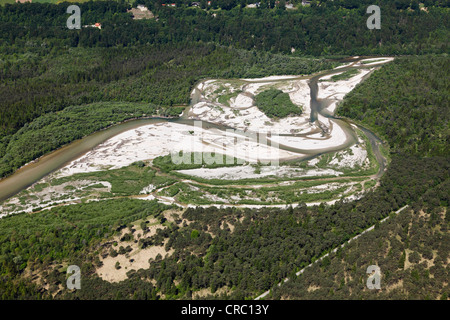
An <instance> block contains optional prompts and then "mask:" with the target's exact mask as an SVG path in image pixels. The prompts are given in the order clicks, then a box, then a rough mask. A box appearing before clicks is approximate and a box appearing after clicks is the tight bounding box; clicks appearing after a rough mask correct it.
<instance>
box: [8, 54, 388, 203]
mask: <svg viewBox="0 0 450 320" xmlns="http://www.w3.org/2000/svg"><path fill="white" fill-rule="evenodd" d="M349 59H352V60H348V59H347V60H346V62H348V61H350V62H356V61H359V60H360V59H363V58H359V59H355V58H349ZM351 68H361V66H360V67H356V66H353V65H351V66H347V67H343V68H340V69H337V70H336V69H334V70H328V71H324V72H320V73H318V74H316V75H313V76H311V77H310V78H309V79H310V81H309V85H310V89H311V119H310V121H311V122H315V121H317V115H318V114H319V113H320V114H321V115H323V116H325V117H328V118H332V119H333V121H334V122H336V123H337V124H338V125H339V126H340V127H341V128H342V129H343V130H344V131H345V133H346V136H347V140H346V143H345V144H343V145H340V146H339V148H326V149H320V150H314V152H311V151H310V150H302V149H297V148H292V147H288V146H284V145H282V144H280V146H279V147H280V149H283V150H287V151H293V152H298V153H304V154H308V157H307V158H306V159H311V158H313V157H316V156H318V155H320V154H323V153H325V152H335V151H339V150H342V149H345V148H348V147H349V146H351V145H353V144H354V143H355V142H356V141H357V138H356V134H355V132H354V130H353V129H352V128H351V126H350V123H349V122H348V121H347V120H345V119H340V118H337V117H335V116H333V115H330V114H328V113H326V112H324V111H323V110H325V108H326V107H327V106H328V104H329V101H327V100H326V99H318V98H317V95H318V79H319V78H320V77H323V76H325V75H330V74H334V73H340V72H343V71H347V70H349V69H351ZM299 78H303V79H304V78H305V77H299ZM294 79H296V78H292V80H294ZM274 81H277V80H274ZM196 99H198V92H195V91H194V93H193V96H192V102H191V103H196ZM196 121H198V120H196ZM160 122H177V123H182V124H188V125H193V124H194V120H190V119H186V118H185V117H180V118H176V119H165V118H150V119H137V120H130V121H126V122H123V123H120V124H117V125H114V126H111V127H109V128H106V129H104V130H100V131H98V132H95V133H93V134H91V135H88V136H86V137H84V138H82V139H79V140H76V141H74V142H72V143H70V144H68V145H66V146H63V147H61V148H59V149H57V150H55V151H53V152H50V153H48V154H46V155H44V156H42V157H40V158H39V159H36V160H34V161H32V162H30V163H28V164H26V165H24V166H22V167H21V168H20V169H18V170H17V171H16V172H14V174H12V175H10V176H8V177H6V178H4V179H2V180H0V202H2V201H4V200H6V199H8V198H10V197H12V196H13V195H15V194H17V193H18V192H20V191H21V190H24V189H26V188H27V187H29V186H30V185H32V184H33V183H35V182H37V181H39V180H40V179H42V178H43V177H45V176H47V175H48V174H50V173H52V172H54V171H56V170H58V169H60V168H62V167H64V166H65V165H67V164H69V163H70V162H71V161H73V160H75V159H77V158H79V157H81V156H82V155H83V154H85V153H86V152H88V151H90V150H91V149H93V148H94V147H96V146H97V145H99V144H101V143H102V142H104V141H106V140H108V139H110V138H112V137H114V136H115V135H117V134H120V133H122V132H125V131H128V130H131V129H135V128H138V127H140V126H144V125H148V124H152V123H160ZM202 126H203V128H217V129H220V130H225V129H228V128H227V127H225V126H222V125H217V124H213V123H209V122H205V121H202ZM359 128H360V129H361V130H362V131H363V132H364V133H365V134H366V136H367V137H368V138H369V140H370V143H371V145H372V149H373V151H374V153H375V156H376V158H377V160H378V162H379V164H380V170H379V172H378V174H377V177H379V176H381V175H382V173H383V171H384V168H385V163H386V160H385V158H384V157H383V156H382V154H381V153H380V151H379V149H378V142H379V141H380V139H379V138H377V137H376V135H375V134H373V133H372V132H370V131H369V130H367V129H365V128H362V127H360V126H359Z"/></svg>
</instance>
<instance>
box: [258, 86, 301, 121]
mask: <svg viewBox="0 0 450 320" xmlns="http://www.w3.org/2000/svg"><path fill="white" fill-rule="evenodd" d="M255 103H256V106H257V107H258V109H260V110H261V111H262V112H264V113H265V114H266V116H268V117H270V118H285V117H287V116H289V115H300V114H301V113H302V109H301V108H300V107H298V106H297V105H295V104H293V103H292V101H291V98H289V94H287V93H284V92H283V91H281V90H278V89H268V90H265V91H263V92H260V93H258V94H257V95H256V96H255Z"/></svg>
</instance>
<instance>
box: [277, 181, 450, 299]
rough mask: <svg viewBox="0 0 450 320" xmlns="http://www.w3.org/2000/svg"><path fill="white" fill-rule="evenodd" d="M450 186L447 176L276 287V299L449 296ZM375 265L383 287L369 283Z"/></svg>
mask: <svg viewBox="0 0 450 320" xmlns="http://www.w3.org/2000/svg"><path fill="white" fill-rule="evenodd" d="M449 188H450V186H449V185H448V180H447V181H446V182H445V183H444V184H443V185H441V186H440V187H439V188H438V189H436V188H433V189H431V190H428V191H427V192H426V193H425V194H424V195H423V197H422V199H421V201H419V203H417V205H416V206H414V207H413V208H412V209H410V208H407V210H405V212H401V213H400V214H398V215H397V216H395V217H391V218H390V219H389V220H388V221H387V222H385V223H383V224H382V225H377V226H376V229H375V231H372V232H369V233H366V234H364V235H363V236H361V238H359V239H358V240H357V241H354V242H351V243H350V244H348V245H346V246H345V247H344V248H342V249H339V250H338V251H337V252H336V253H335V254H331V255H330V256H329V257H327V258H325V259H323V260H322V261H320V262H318V263H316V264H314V265H312V266H311V267H309V268H307V269H306V270H305V272H304V273H303V274H302V275H301V276H300V277H297V278H295V280H293V281H292V280H291V281H288V282H287V283H285V284H284V285H282V286H281V287H275V288H274V290H273V295H272V298H274V299H280V298H284V299H364V300H367V299H394V300H404V299H413V300H419V299H427V300H432V299H433V300H434V299H440V300H447V299H448V297H449V295H450V286H449V284H448V279H449V276H450V275H449V264H448V259H449V252H450V247H449V244H450V231H449V227H450V214H449V212H448V210H447V207H448V200H449V199H448V190H449ZM439 204H440V205H441V206H442V207H441V206H440V205H439ZM373 264H376V265H378V266H379V267H380V268H381V284H380V286H381V290H369V289H367V287H366V280H367V278H368V276H369V275H368V274H366V273H365V272H366V268H367V267H368V266H369V265H373Z"/></svg>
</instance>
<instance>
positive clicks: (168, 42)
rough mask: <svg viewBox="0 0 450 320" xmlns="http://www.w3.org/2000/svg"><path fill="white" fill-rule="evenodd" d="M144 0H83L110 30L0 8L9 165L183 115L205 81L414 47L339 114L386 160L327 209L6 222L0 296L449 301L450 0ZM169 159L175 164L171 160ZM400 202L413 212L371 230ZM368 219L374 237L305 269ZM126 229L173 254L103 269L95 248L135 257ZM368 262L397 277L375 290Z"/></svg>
mask: <svg viewBox="0 0 450 320" xmlns="http://www.w3.org/2000/svg"><path fill="white" fill-rule="evenodd" d="M369 2H370V3H369ZM136 3H145V4H146V5H148V6H149V7H150V8H151V9H152V10H154V12H155V14H156V15H157V16H158V20H156V19H150V20H145V21H136V20H132V19H131V16H130V14H128V13H126V10H127V8H129V5H128V4H126V3H125V2H112V1H110V2H103V1H96V2H93V1H89V2H86V3H83V4H80V6H81V10H82V20H83V21H82V24H90V23H93V22H101V23H102V26H103V27H102V29H101V30H98V29H94V28H83V29H82V30H79V31H77V30H67V29H66V28H65V21H66V19H67V16H68V15H67V14H66V13H65V9H66V7H67V4H64V3H63V4H59V5H50V4H39V3H32V4H24V5H22V4H16V5H5V6H3V7H0V31H1V32H0V66H1V68H0V79H1V81H0V97H1V101H0V106H1V108H0V128H1V133H0V134H1V140H0V157H1V162H0V170H1V171H0V172H1V175H0V176H4V175H6V174H8V173H10V172H12V171H13V170H15V169H16V168H17V167H18V166H20V165H21V164H23V163H25V162H27V161H29V160H31V159H33V158H34V157H36V156H39V155H42V154H43V153H45V152H48V151H50V150H51V149H54V148H57V147H59V146H61V145H63V144H65V143H68V142H70V141H72V140H73V139H76V138H79V137H81V136H83V135H86V134H89V133H90V132H94V131H96V130H99V129H101V128H104V127H106V126H108V125H111V124H113V123H116V122H119V121H123V120H126V119H129V118H132V117H141V116H144V114H145V115H149V114H159V115H163V116H175V115H177V114H178V113H179V112H180V108H176V107H177V106H179V105H184V104H186V103H188V102H189V93H190V90H191V88H192V86H193V85H194V84H195V82H196V81H198V80H200V79H203V78H208V77H211V78H212V77H214V78H220V77H223V78H233V77H261V76H268V75H275V74H305V73H313V72H317V71H320V70H323V69H329V68H332V67H333V66H335V65H336V63H335V62H332V61H329V60H325V59H314V60H312V59H307V58H305V57H304V56H305V55H321V56H334V57H336V55H368V54H370V55H399V54H402V55H410V56H404V57H400V58H396V60H395V61H394V62H391V63H390V64H388V65H386V66H383V67H382V68H380V69H379V70H377V71H375V72H374V74H373V75H372V76H371V77H369V78H368V79H367V80H366V81H364V82H362V83H361V84H360V85H358V86H357V88H355V90H354V91H353V92H352V93H350V94H349V95H348V96H347V97H346V98H345V100H344V102H343V103H342V104H341V105H340V106H339V108H338V113H339V115H340V116H345V117H348V118H350V119H353V120H354V121H357V122H361V123H362V124H363V125H364V126H368V127H369V128H370V129H372V130H373V131H375V132H376V133H377V134H379V135H380V136H381V137H383V138H384V139H385V140H386V141H387V143H388V144H389V146H390V151H391V153H392V155H391V162H390V164H389V167H388V170H387V171H386V172H385V174H384V175H383V176H382V178H381V179H380V183H379V186H378V187H377V188H375V189H373V190H372V191H369V192H368V193H367V194H366V195H365V196H364V197H363V198H361V199H359V200H356V201H351V202H345V201H338V202H336V204H334V205H331V206H328V205H325V204H321V205H319V206H314V207H307V206H306V205H304V204H303V203H301V204H299V206H297V207H296V208H292V207H291V208H287V209H279V208H261V209H257V210H256V209H241V208H227V209H218V208H188V209H186V210H179V209H178V208H175V207H169V206H166V205H163V204H159V203H157V202H155V201H148V200H147V201H143V200H137V199H126V198H125V199H123V198H117V199H110V200H104V201H94V202H89V203H79V204H76V205H70V206H56V207H54V208H52V209H50V210H45V211H37V212H34V213H31V214H28V213H22V214H18V215H12V216H8V217H4V218H2V219H0V298H1V299H176V298H184V299H190V298H198V297H200V298H208V299H214V298H223V299H228V298H232V299H244V298H254V297H256V296H257V295H258V294H260V293H262V292H263V291H265V290H268V289H271V288H274V287H275V286H276V284H277V283H279V282H280V281H281V280H282V279H284V278H286V277H291V278H292V279H291V281H289V282H288V283H287V284H286V285H285V286H282V287H281V288H277V289H275V290H274V291H273V293H272V295H271V296H270V297H271V298H274V299H280V298H291V299H296V298H301V297H306V298H317V299H330V298H341V299H344V298H349V297H351V298H355V299H369V298H374V299H380V298H409V299H425V298H430V299H448V295H449V294H450V292H449V288H448V283H446V282H445V281H447V280H448V263H447V261H448V252H449V250H448V236H449V234H448V230H449V229H448V227H449V221H450V219H449V213H448V212H447V207H448V196H449V192H448V190H449V169H450V168H449V165H450V162H449V153H448V150H449V143H448V137H449V127H448V126H449V124H448V107H449V105H448V98H447V97H448V93H449V87H448V71H449V70H448V68H449V58H448V55H447V54H448V23H449V20H448V15H449V11H448V10H449V3H448V1H442V0H441V1H424V6H425V7H423V8H426V10H421V9H420V6H419V4H418V3H417V2H416V1H409V0H408V1H403V0H396V1H384V0H383V1H382V0H379V1H373V2H372V1H353V0H341V1H313V3H312V5H311V6H308V7H298V8H297V9H296V10H284V8H283V7H282V6H281V5H275V4H274V3H273V2H272V1H269V2H263V4H267V7H268V8H265V7H264V8H259V9H243V8H242V6H243V5H244V4H245V3H248V2H239V3H238V2H237V1H214V0H213V4H212V6H211V8H210V9H209V10H201V9H195V8H186V7H184V6H183V3H184V2H183V1H178V2H177V7H176V8H163V7H162V6H161V3H162V2H160V1H159V2H155V1H145V2H143V1H142V0H139V1H138V2H136ZM202 3H203V2H202ZM374 3H377V4H379V5H381V6H382V10H383V11H382V12H383V16H382V26H383V27H382V29H381V30H368V29H367V28H366V19H367V16H368V15H367V14H366V13H365V9H366V7H367V5H369V4H374ZM202 6H204V3H203V4H202ZM219 8H220V10H219ZM292 48H294V49H295V51H294V50H292ZM416 54H418V55H420V56H413V55H416ZM424 54H425V55H424ZM81 119H86V120H83V121H81ZM158 161H159V162H158ZM158 161H157V163H156V164H157V165H159V166H160V168H161V169H162V170H163V171H164V170H171V168H172V167H171V166H170V165H168V164H167V158H164V157H162V158H160V159H158ZM137 167H139V168H140V169H139V171H142V174H143V175H145V177H146V178H145V179H148V181H147V180H146V181H144V178H142V175H141V176H139V175H136V177H137V178H136V179H134V181H132V182H133V183H134V184H135V185H133V184H130V185H125V184H124V185H121V186H120V190H119V191H122V193H123V194H125V195H126V194H128V193H129V191H130V188H132V189H133V191H136V190H138V189H139V190H140V188H141V187H142V185H144V182H145V183H147V182H150V181H153V180H151V178H152V177H150V176H151V172H150V171H149V170H148V169H147V168H146V167H140V166H139V165H137ZM123 172H126V171H125V170H118V171H115V172H111V173H110V176H109V179H110V180H111V179H116V178H117V177H120V176H121V175H122V174H123ZM131 178H134V177H131ZM140 180H143V181H140ZM111 181H113V180H111ZM141 184H142V185H141ZM134 189H135V190H134ZM116 191H117V190H116ZM404 205H409V208H408V209H407V211H405V212H402V213H401V214H399V215H398V216H396V217H391V218H390V219H389V220H388V221H387V222H385V223H383V224H379V223H378V222H379V221H380V220H381V219H382V218H384V217H387V216H389V215H390V214H391V213H392V212H393V211H395V210H397V209H399V208H400V207H402V206H404ZM168 212H169V213H170V214H172V217H173V218H172V219H170V220H169V219H168V218H169V213H168ZM146 219H147V220H146ZM151 219H155V220H156V221H157V223H158V224H160V225H161V226H164V228H162V229H160V230H159V231H158V232H156V233H155V234H153V235H148V234H146V233H145V232H144V233H143V236H141V237H140V238H139V237H137V236H136V237H135V235H134V234H135V233H136V230H135V227H134V223H138V224H139V225H141V226H142V227H141V228H142V230H144V231H146V228H147V224H148V222H147V221H150V220H151ZM371 225H377V227H376V230H375V231H373V232H372V233H368V234H366V235H364V236H362V237H361V238H360V239H358V240H356V241H355V242H353V243H352V245H350V246H348V247H345V248H343V249H341V250H339V251H338V252H337V253H336V256H334V255H331V256H330V259H324V260H322V261H321V262H320V263H317V264H315V265H314V266H313V267H311V268H310V269H309V270H308V271H307V272H305V274H303V275H302V276H300V277H298V278H296V277H295V276H294V273H295V272H296V271H298V270H300V269H301V268H302V267H304V266H306V265H309V264H310V263H311V262H312V261H315V260H316V259H318V258H319V257H320V256H322V255H323V254H325V253H327V252H330V251H331V250H332V249H333V248H336V247H337V246H339V245H341V244H342V243H343V242H345V241H347V240H348V239H350V238H351V237H353V236H354V235H356V234H359V233H360V232H361V231H363V230H365V229H366V228H368V227H369V226H371ZM121 232H126V236H124V237H123V239H121V241H122V242H124V243H129V245H130V246H131V245H132V244H138V245H139V247H140V248H144V247H146V246H151V245H164V248H165V249H166V250H167V251H170V252H171V254H170V255H167V256H166V257H163V256H161V255H158V256H157V257H156V258H155V259H151V261H150V267H149V268H148V269H139V270H137V271H134V272H133V271H131V272H128V273H127V276H128V278H127V279H126V280H124V281H121V282H118V283H110V282H107V281H105V280H102V279H101V278H100V277H99V276H98V274H97V272H96V270H97V268H99V267H101V265H102V261H101V260H100V258H99V257H103V256H104V257H106V258H107V257H109V256H112V255H118V254H119V255H126V252H127V250H129V249H124V247H122V250H121V249H119V252H117V251H116V250H115V249H114V248H116V246H115V245H114V241H113V240H112V239H114V237H116V236H118V235H119V234H121ZM125 247H127V248H128V246H125ZM431 261H432V263H434V265H433V266H430V265H429V264H428V262H431ZM374 263H375V264H377V263H378V264H379V265H380V267H381V269H382V272H383V277H384V278H383V280H382V281H384V282H383V283H384V284H386V287H385V288H386V290H382V291H381V292H378V293H377V294H376V295H373V294H372V293H373V292H367V290H365V289H364V288H365V279H366V277H367V275H366V274H365V270H366V268H367V266H368V265H370V264H374ZM70 264H76V265H79V266H80V267H81V271H82V277H83V278H82V283H83V285H82V288H83V289H82V290H77V291H70V290H67V289H66V288H65V280H66V277H67V274H66V268H67V266H68V265H70ZM319 277H320V278H319ZM294 278H296V279H294ZM400 281H402V286H399V287H398V288H397V289H396V287H395V286H397V285H398V283H399V282H400ZM310 287H312V288H313V289H314V288H316V287H317V288H318V289H317V290H315V291H314V290H309V291H308V288H310ZM388 288H391V290H388ZM421 288H426V289H427V290H426V291H425V290H419V289H421ZM350 291H351V292H350ZM199 292H202V295H200V296H198V295H196V294H197V293H199Z"/></svg>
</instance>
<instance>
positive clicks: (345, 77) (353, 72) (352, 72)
mask: <svg viewBox="0 0 450 320" xmlns="http://www.w3.org/2000/svg"><path fill="white" fill-rule="evenodd" d="M358 73H359V71H358V70H357V69H351V70H348V71H345V72H343V73H340V74H336V75H334V76H332V77H331V79H330V80H331V81H333V82H336V81H340V80H348V79H350V78H351V77H354V76H356V75H357V74H358Z"/></svg>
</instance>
